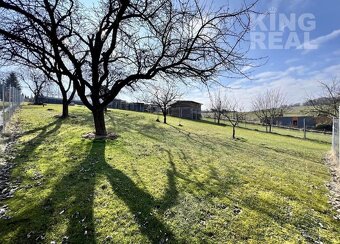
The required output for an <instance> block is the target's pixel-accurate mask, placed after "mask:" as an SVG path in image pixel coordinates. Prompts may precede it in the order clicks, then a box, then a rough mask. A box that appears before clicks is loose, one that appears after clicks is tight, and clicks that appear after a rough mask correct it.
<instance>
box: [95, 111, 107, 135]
mask: <svg viewBox="0 0 340 244" xmlns="http://www.w3.org/2000/svg"><path fill="white" fill-rule="evenodd" d="M92 114H93V120H94V127H95V129H96V136H106V135H107V131H106V126H105V115H104V108H100V109H96V110H93V111H92Z"/></svg>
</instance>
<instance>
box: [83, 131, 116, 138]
mask: <svg viewBox="0 0 340 244" xmlns="http://www.w3.org/2000/svg"><path fill="white" fill-rule="evenodd" d="M82 137H83V138H84V139H90V140H116V139H117V138H118V135H117V134H115V133H108V134H107V135H105V136H97V135H96V134H95V133H94V132H90V133H86V134H84V135H82Z"/></svg>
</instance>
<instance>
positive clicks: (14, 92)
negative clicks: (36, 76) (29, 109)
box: [0, 84, 23, 132]
mask: <svg viewBox="0 0 340 244" xmlns="http://www.w3.org/2000/svg"><path fill="white" fill-rule="evenodd" d="M22 101H23V96H22V93H21V91H20V89H17V88H15V87H11V86H6V84H0V131H1V132H5V130H6V125H7V124H8V122H9V120H10V119H11V118H12V116H13V114H14V112H15V110H16V109H17V108H18V107H19V106H20V104H21V102H22Z"/></svg>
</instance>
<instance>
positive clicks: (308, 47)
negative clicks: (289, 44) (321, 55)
mask: <svg viewBox="0 0 340 244" xmlns="http://www.w3.org/2000/svg"><path fill="white" fill-rule="evenodd" d="M338 36H340V29H337V30H334V31H332V32H331V33H329V34H327V35H324V36H320V37H318V38H315V39H313V40H310V41H307V42H304V43H303V44H301V45H300V46H298V47H297V48H296V49H304V53H308V52H310V51H312V50H316V49H319V47H320V46H321V45H322V44H324V43H326V42H328V41H330V40H333V39H335V38H337V37H338Z"/></svg>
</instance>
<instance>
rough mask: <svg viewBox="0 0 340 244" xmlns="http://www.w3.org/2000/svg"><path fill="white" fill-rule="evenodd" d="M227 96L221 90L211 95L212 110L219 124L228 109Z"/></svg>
mask: <svg viewBox="0 0 340 244" xmlns="http://www.w3.org/2000/svg"><path fill="white" fill-rule="evenodd" d="M225 102H226V96H225V94H224V93H223V92H222V91H221V89H219V90H218V91H216V92H215V93H213V94H210V110H211V112H212V113H213V114H214V118H215V120H217V124H220V123H221V119H222V115H223V113H224V112H225V107H226V104H225Z"/></svg>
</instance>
